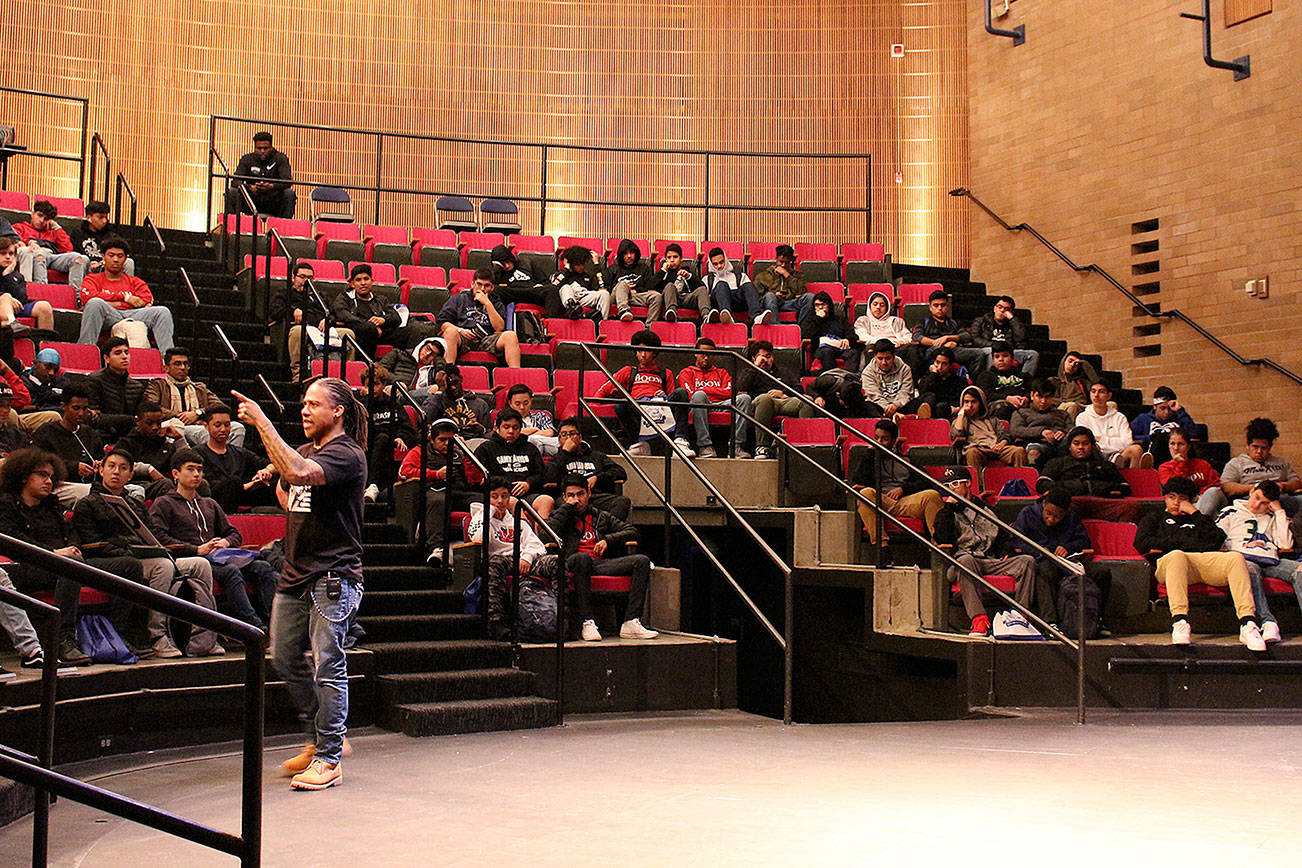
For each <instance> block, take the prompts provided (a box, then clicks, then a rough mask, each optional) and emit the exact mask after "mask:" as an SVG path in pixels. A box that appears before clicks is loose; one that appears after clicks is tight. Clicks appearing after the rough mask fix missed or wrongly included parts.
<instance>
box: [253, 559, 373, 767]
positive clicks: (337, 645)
mask: <svg viewBox="0 0 1302 868" xmlns="http://www.w3.org/2000/svg"><path fill="white" fill-rule="evenodd" d="M321 581H322V580H321V579H318V580H317V584H320V583H321ZM361 599H362V586H361V585H360V584H356V585H353V586H351V587H348V586H347V584H345V588H344V592H343V594H341V595H340V597H339V599H338V600H334V601H330V600H327V599H326V598H325V594H324V593H317V594H303V595H302V596H300V595H298V594H286V593H279V594H276V599H275V602H274V603H273V604H272V607H271V665H272V667H273V668H275V670H276V672H277V674H279V675H280V677H281V679H282V680H283V681H284V682H285V687H286V689H287V690H289V695H290V696H291V697H292V698H293V700H294V704H295V705H296V706H297V707H298V719H299V721H300V722H301V723H302V724H303V731H304V732H306V733H308V734H309V735H311V736H312V738H313V741H314V744H315V746H316V758H317V759H320V760H324V761H325V762H327V763H337V762H339V757H340V754H341V753H342V752H343V746H344V733H345V732H346V726H345V724H346V722H347V720H348V660H347V658H346V656H345V652H344V646H343V642H344V637H345V636H346V635H347V634H348V624H349V621H350V620H351V618H350V617H349V616H350V615H351V614H352V613H353V612H355V611H356V610H357V605H358V604H359V603H360V602H361ZM309 650H310V651H311V652H312V658H311V659H312V660H313V661H315V664H316V666H315V670H314V669H313V666H312V665H311V664H310V663H308V661H307V659H305V658H304V656H303V655H304V653H305V652H307V651H309Z"/></svg>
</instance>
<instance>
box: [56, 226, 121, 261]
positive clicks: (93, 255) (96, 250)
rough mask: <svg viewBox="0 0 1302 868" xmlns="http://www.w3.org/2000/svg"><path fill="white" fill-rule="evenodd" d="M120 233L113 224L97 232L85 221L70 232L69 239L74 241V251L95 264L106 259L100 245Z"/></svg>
mask: <svg viewBox="0 0 1302 868" xmlns="http://www.w3.org/2000/svg"><path fill="white" fill-rule="evenodd" d="M118 232H119V230H118V229H117V227H115V226H113V224H111V223H105V224H104V228H103V229H101V230H100V231H98V232H96V231H94V230H93V229H91V228H90V223H89V222H88V221H86V220H83V221H81V222H80V223H78V224H77V225H76V226H74V227H72V229H70V230H69V231H68V238H69V240H71V241H72V249H73V250H74V251H76V252H77V253H80V254H81V255H83V256H85V257H86V258H87V259H89V260H90V261H91V263H92V264H93V263H96V262H102V261H103V259H104V253H103V251H102V250H101V247H100V245H102V244H103V243H104V242H105V241H107V240H108V239H110V238H112V237H113V236H115V235H117V234H118Z"/></svg>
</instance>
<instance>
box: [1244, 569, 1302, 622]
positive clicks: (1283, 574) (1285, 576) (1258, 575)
mask: <svg viewBox="0 0 1302 868" xmlns="http://www.w3.org/2000/svg"><path fill="white" fill-rule="evenodd" d="M1244 560H1245V561H1247V563H1248V581H1249V582H1251V583H1252V604H1253V605H1254V606H1256V607H1257V617H1258V618H1259V619H1261V620H1262V621H1274V620H1275V614H1274V613H1273V612H1271V611H1270V603H1269V602H1267V600H1266V587H1265V583H1264V582H1263V581H1262V579H1263V578H1264V577H1266V576H1269V577H1270V578H1272V579H1280V580H1281V581H1285V582H1289V583H1290V584H1292V585H1293V593H1294V594H1296V595H1297V598H1298V603H1299V605H1302V576H1300V575H1298V570H1302V564H1300V563H1298V562H1297V561H1291V560H1289V559H1288V558H1280V559H1279V563H1277V564H1271V565H1266V564H1254V563H1253V562H1252V561H1249V560H1248V559H1247V558H1244Z"/></svg>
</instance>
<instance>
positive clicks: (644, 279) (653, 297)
mask: <svg viewBox="0 0 1302 868" xmlns="http://www.w3.org/2000/svg"><path fill="white" fill-rule="evenodd" d="M605 282H606V286H609V287H610V288H611V295H612V296H613V297H614V301H615V310H616V313H617V315H618V316H619V318H620V319H621V320H623V321H624V322H632V321H633V312H632V311H631V310H629V305H630V304H637V305H644V306H645V307H646V309H647V316H646V320H647V322H654V321H655V320H658V319H660V313H661V311H662V309H663V308H664V303H665V299H664V296H662V295H661V294H660V293H659V292H657V291H656V290H655V288H654V287H653V285H652V284H653V278H652V276H651V263H649V262H645V261H643V259H642V250H641V248H639V247H638V246H637V242H635V241H633V240H632V239H630V238H625V239H624V240H623V241H621V242H619V249H618V250H616V251H615V261H614V262H613V263H611V266H610V268H607V269H606V281H605Z"/></svg>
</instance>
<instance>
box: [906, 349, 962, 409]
mask: <svg viewBox="0 0 1302 868" xmlns="http://www.w3.org/2000/svg"><path fill="white" fill-rule="evenodd" d="M967 387H968V381H967V380H966V379H964V378H963V377H961V376H959V375H958V373H957V365H956V363H955V357H954V350H953V349H951V348H950V347H941V348H940V349H938V350H936V352H935V354H934V356H933V358H932V360H931V369H930V370H929V371H928V372H927V373H926V374H925V375H924V376H923V377H922V379H920V380H918V395H919V397H921V399H922V402H923V403H924V404H930V405H931V416H932V418H933V419H953V418H954V416H955V415H956V414H957V413H958V410H959V407H960V406H961V405H962V403H963V390H964V389H966V388H967Z"/></svg>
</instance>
